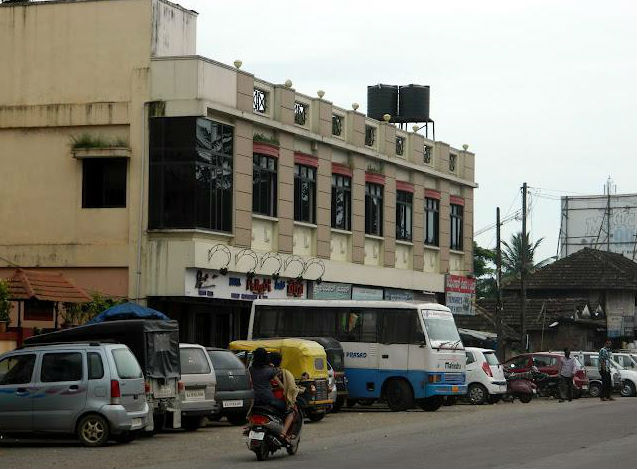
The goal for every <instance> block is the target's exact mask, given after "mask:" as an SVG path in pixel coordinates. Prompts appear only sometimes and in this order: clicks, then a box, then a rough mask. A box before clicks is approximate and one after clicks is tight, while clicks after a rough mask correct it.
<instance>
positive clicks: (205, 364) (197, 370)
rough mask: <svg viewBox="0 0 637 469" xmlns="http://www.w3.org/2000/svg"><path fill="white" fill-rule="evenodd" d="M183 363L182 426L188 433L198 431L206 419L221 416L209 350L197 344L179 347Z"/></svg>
mask: <svg viewBox="0 0 637 469" xmlns="http://www.w3.org/2000/svg"><path fill="white" fill-rule="evenodd" d="M179 361H180V363H181V383H183V387H184V389H183V390H181V391H180V393H179V397H180V400H181V426H182V427H183V428H185V429H186V430H190V431H192V430H196V429H197V428H199V427H200V426H201V422H202V420H203V418H204V417H211V416H212V415H214V414H217V413H219V405H218V404H217V403H216V402H215V387H216V384H217V378H216V377H215V371H214V369H213V367H212V362H211V361H210V357H209V356H208V352H207V351H206V349H205V347H203V346H201V345H197V344H179Z"/></svg>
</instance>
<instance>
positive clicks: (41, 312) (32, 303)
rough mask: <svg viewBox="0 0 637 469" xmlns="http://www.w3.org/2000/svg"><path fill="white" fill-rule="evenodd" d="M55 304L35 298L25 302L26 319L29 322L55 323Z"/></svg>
mask: <svg viewBox="0 0 637 469" xmlns="http://www.w3.org/2000/svg"><path fill="white" fill-rule="evenodd" d="M54 306H55V304H54V303H53V302H52V301H41V300H37V299H35V298H31V299H28V300H26V301H25V302H24V319H25V320H27V321H53V317H54V316H53V315H54Z"/></svg>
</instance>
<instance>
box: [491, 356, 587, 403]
mask: <svg viewBox="0 0 637 469" xmlns="http://www.w3.org/2000/svg"><path fill="white" fill-rule="evenodd" d="M562 361H564V357H563V356H562V355H559V354H557V353H548V352H536V353H523V354H521V355H517V356H515V357H513V358H509V359H508V360H507V361H505V362H504V363H503V364H502V366H504V369H505V370H508V371H513V372H515V373H521V372H526V371H529V370H530V369H531V367H532V366H534V365H535V366H536V367H537V369H538V370H539V371H540V372H542V373H546V374H548V375H551V376H555V375H557V374H558V372H559V369H560V363H562ZM573 384H574V386H575V389H574V391H575V396H574V397H579V396H581V395H582V394H583V393H585V392H588V377H587V376H586V370H585V369H584V367H582V365H581V363H580V364H579V369H578V370H577V371H576V372H575V376H573Z"/></svg>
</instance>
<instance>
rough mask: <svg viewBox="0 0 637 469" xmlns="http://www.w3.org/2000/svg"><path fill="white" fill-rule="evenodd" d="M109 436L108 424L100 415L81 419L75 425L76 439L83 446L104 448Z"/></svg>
mask: <svg viewBox="0 0 637 469" xmlns="http://www.w3.org/2000/svg"><path fill="white" fill-rule="evenodd" d="M109 434H110V429H109V427H108V422H107V421H106V419H105V418H104V417H102V416H101V415H97V414H91V415H87V416H85V417H82V420H80V422H79V423H78V425H77V437H78V439H79V440H80V442H81V443H82V444H83V445H84V446H104V445H105V444H106V442H107V441H108V437H109Z"/></svg>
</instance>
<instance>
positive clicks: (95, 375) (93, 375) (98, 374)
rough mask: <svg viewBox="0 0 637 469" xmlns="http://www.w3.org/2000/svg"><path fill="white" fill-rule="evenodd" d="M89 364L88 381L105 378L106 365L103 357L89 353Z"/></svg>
mask: <svg viewBox="0 0 637 469" xmlns="http://www.w3.org/2000/svg"><path fill="white" fill-rule="evenodd" d="M86 361H87V363H88V379H101V378H103V377H104V364H103V363H102V356H101V355H100V354H99V353H97V352H89V353H88V354H87V355H86Z"/></svg>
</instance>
